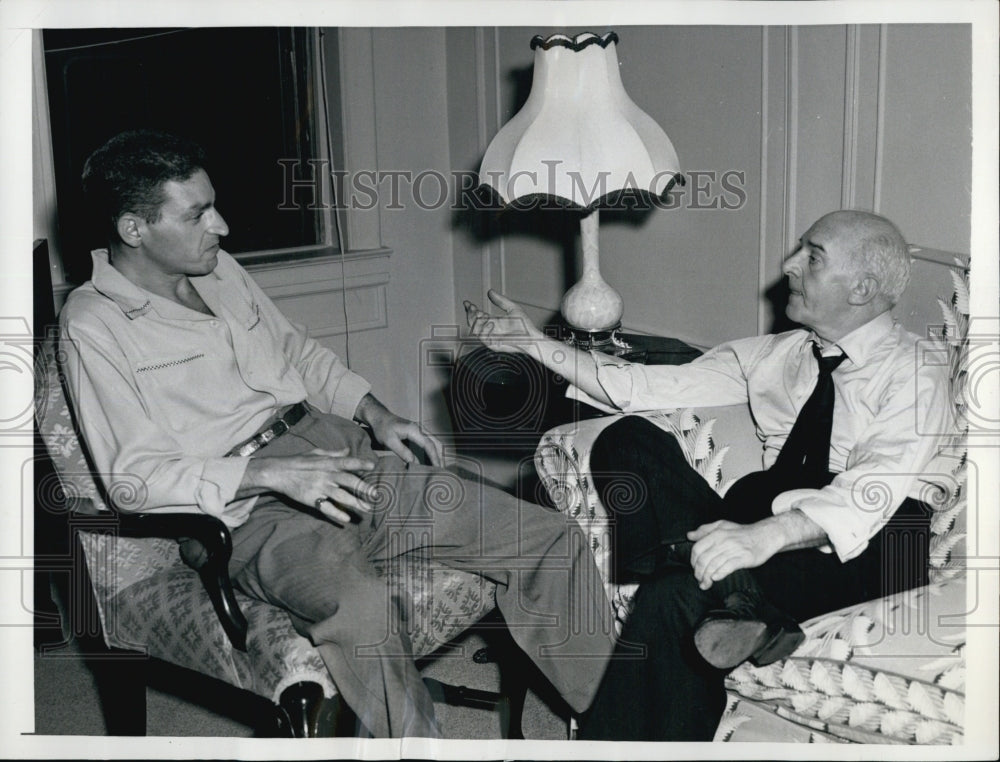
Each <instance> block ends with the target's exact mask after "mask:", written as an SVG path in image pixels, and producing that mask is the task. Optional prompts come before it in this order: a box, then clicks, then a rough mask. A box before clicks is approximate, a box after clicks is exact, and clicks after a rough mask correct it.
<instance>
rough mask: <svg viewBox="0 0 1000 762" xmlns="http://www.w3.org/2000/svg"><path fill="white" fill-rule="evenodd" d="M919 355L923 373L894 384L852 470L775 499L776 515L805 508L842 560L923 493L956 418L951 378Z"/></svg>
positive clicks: (855, 453) (851, 460)
mask: <svg viewBox="0 0 1000 762" xmlns="http://www.w3.org/2000/svg"><path fill="white" fill-rule="evenodd" d="M919 349H920V347H919V346H918V347H917V350H918V351H919ZM914 359H915V360H916V362H915V366H913V365H911V366H909V367H911V368H912V367H916V368H917V372H916V373H912V372H911V373H907V374H905V376H904V378H903V380H902V381H901V383H899V384H897V385H895V386H893V387H890V388H889V389H887V391H886V393H885V395H884V397H883V401H882V402H883V404H882V406H881V408H880V409H879V411H878V413H877V415H876V416H875V418H874V420H873V421H872V422H871V424H870V425H869V426H868V427H867V428H866V429H865V430H864V432H863V433H862V435H861V437H860V438H859V439H858V441H857V443H856V445H855V446H854V447H853V448H852V450H851V452H850V453H849V455H848V459H847V467H846V469H845V470H844V471H843V472H842V473H840V474H837V476H836V477H835V478H834V480H833V482H831V483H830V484H829V485H828V486H826V487H823V488H822V489H798V490H791V491H789V492H785V493H782V494H781V495H779V496H778V497H777V498H775V500H774V501H773V503H772V505H771V509H772V512H773V513H775V514H779V513H783V512H785V511H789V510H792V509H797V510H799V511H801V512H802V513H804V514H805V515H806V516H808V517H809V518H810V519H812V520H813V521H814V522H815V523H816V524H817V525H818V526H819V527H820V528H822V529H823V531H824V532H825V533H826V536H827V538H828V539H829V545H827V546H826V547H825V548H824V549H825V550H826V551H827V552H830V551H831V550H832V551H833V552H835V553H836V554H837V556H838V558H840V560H841V561H848V560H850V559H852V558H854V557H856V556H857V555H859V554H860V553H861V552H862V551H864V550H865V548H867V547H868V542H869V540H870V539H871V538H872V537H873V536H874V535H875V534H876V533H877V532H878V531H879V530H880V529H881V528H882V527H883V526H885V524H886V523H887V522H888V521H889V519H890V518H891V517H892V515H893V514H894V513H895V512H896V510H897V509H898V508H899V506H900V505H901V504H902V502H903V501H904V500H905V499H906V497H907V496H909V495H913V494H914V493H919V492H920V488H919V486H918V484H922V483H924V473H923V472H924V471H925V469H926V468H927V465H928V463H929V462H930V461H931V459H932V458H933V456H934V455H935V453H936V452H937V450H938V448H939V446H940V443H941V438H942V435H943V434H946V433H947V432H948V431H950V429H951V428H952V427H953V425H954V421H953V416H952V406H951V405H950V403H949V395H948V389H949V385H948V380H947V377H946V376H945V374H944V373H943V371H942V370H941V369H940V368H938V367H934V366H928V365H926V364H924V363H921V362H919V358H914Z"/></svg>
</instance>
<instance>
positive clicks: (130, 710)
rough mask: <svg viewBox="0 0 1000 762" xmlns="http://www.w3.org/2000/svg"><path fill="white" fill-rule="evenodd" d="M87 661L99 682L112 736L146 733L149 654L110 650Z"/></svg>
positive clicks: (91, 656)
mask: <svg viewBox="0 0 1000 762" xmlns="http://www.w3.org/2000/svg"><path fill="white" fill-rule="evenodd" d="M87 661H88V662H89V663H90V668H91V670H92V671H93V673H94V679H95V681H96V683H97V692H98V695H99V696H100V700H101V709H102V711H103V713H104V724H105V727H106V728H107V732H108V735H111V736H144V735H146V682H147V671H148V664H149V659H148V657H146V656H140V655H136V654H135V653H134V652H131V651H122V650H119V649H107V650H106V651H105V652H104V653H98V654H91V655H90V656H89V657H87Z"/></svg>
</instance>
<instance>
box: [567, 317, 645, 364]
mask: <svg viewBox="0 0 1000 762" xmlns="http://www.w3.org/2000/svg"><path fill="white" fill-rule="evenodd" d="M568 328H569V331H570V335H569V336H568V337H567V338H566V343H567V344H569V345H570V346H572V347H575V348H576V349H582V350H583V351H584V352H591V351H593V352H602V353H603V354H606V355H611V356H612V357H621V358H623V359H625V360H637V361H639V362H642V360H643V359H644V358H643V357H640V355H645V352H643V351H642V350H634V349H632V345H631V344H629V343H628V342H627V341H625V340H624V339H622V338H621V336H619V334H618V331H619V330H620V329H621V323H618V324H617V325H615V326H614V327H613V328H609V329H608V330H605V331H588V330H586V329H583V328H574V327H573V326H568Z"/></svg>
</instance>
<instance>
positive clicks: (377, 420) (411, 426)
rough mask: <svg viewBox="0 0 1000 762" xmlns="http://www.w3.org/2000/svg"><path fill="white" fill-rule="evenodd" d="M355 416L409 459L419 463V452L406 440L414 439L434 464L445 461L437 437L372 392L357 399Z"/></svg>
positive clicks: (440, 463)
mask: <svg viewBox="0 0 1000 762" xmlns="http://www.w3.org/2000/svg"><path fill="white" fill-rule="evenodd" d="M354 417H355V418H356V419H357V420H359V421H361V422H362V423H367V424H368V425H369V426H371V428H372V434H374V435H375V440H376V441H377V442H379V443H380V444H382V445H383V446H385V447H387V448H389V450H391V451H392V452H393V453H395V454H396V455H398V456H399V457H400V458H402V459H403V460H404V461H406V462H407V463H416V462H417V456H416V455H415V454H414V453H413V451H412V450H411V449H410V448H409V447H407V446H406V445H405V444H403V443H404V441H406V442H412V443H414V444H417V445H419V446H420V447H422V448H423V450H424V452H426V453H427V457H428V458H429V459H430V461H431V465H434V466H441V465H443V463H444V448H443V447H442V446H441V443H440V442H439V441H438V440H437V438H436V437H433V436H431V435H430V434H426V433H424V432H423V431H421V429H420V426H418V425H417V424H416V423H414V422H413V421H408V420H407V419H406V418H401V417H400V416H398V415H396V414H395V413H393V412H392V411H391V410H389V409H388V408H387V407H386V406H385V405H383V404H382V403H381V402H379V401H378V400H377V399H375V397H373V396H372V395H371V394H366V395H365V396H364V397H362V399H361V402H359V403H358V409H357V410H356V411H355V413H354Z"/></svg>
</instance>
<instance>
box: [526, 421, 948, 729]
mask: <svg viewBox="0 0 1000 762" xmlns="http://www.w3.org/2000/svg"><path fill="white" fill-rule="evenodd" d="M642 415H643V416H644V417H646V418H648V419H650V420H651V421H652V422H653V423H655V424H657V425H658V426H660V427H662V428H663V429H664V430H666V431H668V432H670V433H671V434H673V435H674V436H675V437H676V438H677V441H678V442H679V443H680V445H681V449H682V451H683V452H684V454H685V456H686V457H687V458H688V462H689V463H691V465H692V466H693V467H694V468H695V469H696V470H697V471H698V472H699V473H700V474H701V475H702V476H703V477H705V479H706V480H707V481H708V482H709V484H711V485H712V487H713V488H715V489H716V490H717V491H718V492H720V493H722V492H724V491H725V489H726V487H727V486H728V485H729V484H731V483H732V481H733V480H735V479H736V478H738V477H739V476H741V475H743V473H746V472H747V471H749V470H750V469H751V468H752V467H754V466H753V464H754V463H756V464H759V462H760V444H759V442H757V440H756V438H755V437H754V436H753V435H752V432H753V428H752V423H751V420H750V416H749V411H748V409H747V408H746V406H735V407H731V408H711V409H705V410H703V411H702V410H699V411H692V410H676V411H662V412H652V413H644V414H642ZM614 420H616V417H615V416H608V417H604V418H598V419H593V420H589V421H583V422H580V423H572V424H566V425H563V426H558V427H556V428H554V429H552V430H550V431H549V432H547V433H546V434H545V435H544V436H543V437H542V441H541V442H540V443H539V446H538V449H537V450H536V452H535V466H536V469H537V470H538V473H539V475H540V477H541V479H542V483H543V484H544V485H545V487H546V489H547V490H548V492H549V494H550V495H551V497H552V500H553V502H554V503H555V504H556V506H557V507H558V508H559V509H560V510H562V511H564V512H566V513H568V514H569V515H570V516H573V517H574V518H575V519H576V520H577V521H578V522H580V524H581V525H582V526H583V527H584V529H585V530H586V532H587V535H588V538H589V541H590V547H591V549H592V550H593V552H594V554H595V558H596V560H597V562H598V568H599V569H600V570H601V573H602V574H603V575H604V579H605V580H607V579H608V570H609V569H610V557H609V554H610V547H609V519H608V517H607V514H606V513H605V510H604V507H603V506H602V505H601V502H600V500H599V499H598V497H597V494H596V492H595V491H594V487H593V484H592V482H591V479H590V477H589V462H590V451H591V448H592V446H593V443H594V440H595V439H596V438H597V435H598V434H599V433H600V431H602V430H603V429H604V428H605V427H606V426H608V425H609V424H610V423H611V422H613V421H614ZM720 432H722V434H723V436H722V437H721V438H720V436H719V435H720ZM717 441H719V442H725V443H726V444H725V445H724V446H717V444H716V442H717ZM731 448H732V449H731ZM734 456H735V457H734ZM731 461H736V462H737V466H736V468H734V469H731V470H730V469H729V468H728V465H729V463H730V462H731ZM724 462H725V463H726V464H727V473H726V475H725V476H724V474H723V463H724ZM756 467H758V468H759V465H757V466H756ZM932 470H933V471H934V472H935V473H938V475H939V477H940V478H938V479H937V480H936V481H939V482H941V483H943V484H945V485H947V486H949V487H950V489H949V490H947V492H944V491H942V492H939V493H938V492H936V493H935V494H934V495H933V496H930V495H929V497H930V501H929V502H930V503H931V505H932V507H933V508H934V509H935V516H934V517H933V521H932V527H931V531H932V533H933V534H932V541H931V559H930V564H931V569H930V573H931V584H930V585H928V586H927V587H924V588H920V589H917V590H912V591H908V592H905V593H900V594H898V595H894V596H891V597H886V598H882V599H878V600H874V601H869V602H867V603H862V604H859V605H856V606H851V607H848V608H846V609H843V610H842V611H838V612H834V613H831V614H829V615H825V616H821V617H817V618H815V619H812V620H810V621H809V622H805V623H803V629H804V630H805V632H806V635H807V638H806V641H805V642H804V643H803V644H802V646H801V647H800V648H799V649H798V650H797V651H796V652H795V653H794V654H793V655H792V656H791V657H789V658H788V659H785V660H783V661H780V662H777V663H775V664H772V665H769V666H767V667H763V668H754V667H752V666H750V665H749V664H743V665H741V666H739V667H737V668H736V669H735V670H733V672H731V673H730V674H729V676H728V677H727V680H726V687H727V690H728V692H729V695H730V702H729V706H728V708H727V711H726V714H725V715H724V716H723V718H722V721H721V722H720V725H719V728H718V730H717V732H716V740H723V741H750V740H759V741H775V740H783V741H807V742H808V741H811V742H830V741H832V742H848V741H853V742H864V743H920V744H952V743H961V741H962V728H963V717H964V685H965V659H964V649H965V628H964V624H963V620H962V618H961V616H962V614H963V613H964V611H965V584H964V574H963V573H962V568H961V566H960V565H959V564H958V563H957V562H955V561H953V560H952V557H953V556H954V557H956V558H960V557H961V555H962V553H963V551H962V550H961V548H962V547H963V541H964V537H965V531H964V508H965V486H964V474H965V459H964V455H963V445H962V442H960V441H956V442H953V443H952V444H951V446H950V447H949V448H946V449H945V450H944V451H942V453H941V456H940V457H939V458H938V460H937V461H936V463H935V464H933V466H932ZM607 589H608V593H609V598H610V599H611V600H612V603H613V605H614V608H615V613H616V617H617V623H618V626H619V632H620V631H621V625H622V624H623V623H624V621H625V619H626V618H627V617H628V614H629V611H630V608H631V604H632V598H633V596H634V593H635V589H636V586H635V585H621V586H619V585H614V584H607ZM949 615H950V618H949ZM948 621H951V622H956V623H957V624H954V625H952V626H948V625H946V624H944V625H943V624H941V623H942V622H948ZM915 657H917V658H915Z"/></svg>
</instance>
